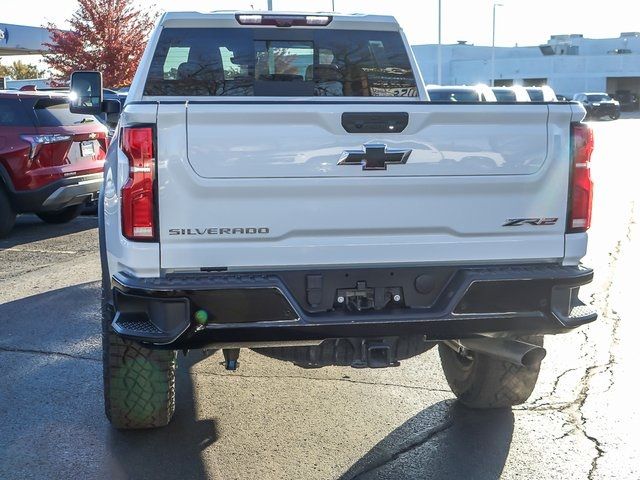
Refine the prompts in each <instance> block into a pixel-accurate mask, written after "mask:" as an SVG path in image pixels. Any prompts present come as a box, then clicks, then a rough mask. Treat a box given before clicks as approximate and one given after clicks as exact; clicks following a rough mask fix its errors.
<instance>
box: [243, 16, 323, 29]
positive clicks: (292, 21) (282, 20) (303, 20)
mask: <svg viewBox="0 0 640 480" xmlns="http://www.w3.org/2000/svg"><path fill="white" fill-rule="evenodd" d="M236 20H237V21H238V23H239V24H240V25H270V26H274V27H326V26H327V25H329V24H330V23H331V21H332V20H333V17H332V16H330V15H279V14H275V15H264V14H253V13H248V14H245V13H239V14H237V15H236Z"/></svg>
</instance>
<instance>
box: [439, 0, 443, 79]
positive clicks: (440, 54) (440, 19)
mask: <svg viewBox="0 0 640 480" xmlns="http://www.w3.org/2000/svg"><path fill="white" fill-rule="evenodd" d="M438 85H442V0H438Z"/></svg>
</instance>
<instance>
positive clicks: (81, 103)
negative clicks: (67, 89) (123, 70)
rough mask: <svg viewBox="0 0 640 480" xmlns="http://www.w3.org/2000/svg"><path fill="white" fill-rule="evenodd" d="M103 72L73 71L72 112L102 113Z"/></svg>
mask: <svg viewBox="0 0 640 480" xmlns="http://www.w3.org/2000/svg"><path fill="white" fill-rule="evenodd" d="M102 100H103V94H102V73H100V72H73V73H72V74H71V93H70V95H69V110H70V111H71V113H81V114H84V115H99V114H101V113H102V111H103V110H102Z"/></svg>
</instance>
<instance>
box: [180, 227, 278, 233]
mask: <svg viewBox="0 0 640 480" xmlns="http://www.w3.org/2000/svg"><path fill="white" fill-rule="evenodd" d="M268 234H269V228H267V227H236V228H171V229H169V235H268Z"/></svg>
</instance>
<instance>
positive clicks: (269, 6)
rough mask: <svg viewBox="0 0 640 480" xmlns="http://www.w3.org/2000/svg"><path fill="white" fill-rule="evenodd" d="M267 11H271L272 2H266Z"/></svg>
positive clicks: (271, 0) (270, 0)
mask: <svg viewBox="0 0 640 480" xmlns="http://www.w3.org/2000/svg"><path fill="white" fill-rule="evenodd" d="M267 10H269V11H271V10H273V0H267Z"/></svg>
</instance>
